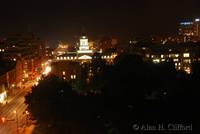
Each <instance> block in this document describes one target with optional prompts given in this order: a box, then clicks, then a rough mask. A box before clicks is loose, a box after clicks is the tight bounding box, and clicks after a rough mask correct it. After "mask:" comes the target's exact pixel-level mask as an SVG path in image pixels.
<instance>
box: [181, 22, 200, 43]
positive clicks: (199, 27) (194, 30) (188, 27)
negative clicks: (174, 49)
mask: <svg viewBox="0 0 200 134" xmlns="http://www.w3.org/2000/svg"><path fill="white" fill-rule="evenodd" d="M179 35H181V36H184V37H185V39H184V40H185V42H186V41H187V40H190V41H192V40H193V39H194V38H195V37H196V38H200V19H195V20H194V21H186V22H181V23H180V24H179Z"/></svg>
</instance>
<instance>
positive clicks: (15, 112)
mask: <svg viewBox="0 0 200 134" xmlns="http://www.w3.org/2000/svg"><path fill="white" fill-rule="evenodd" d="M14 114H15V117H16V123H17V134H19V122H18V115H17V111H16V110H15V111H14Z"/></svg>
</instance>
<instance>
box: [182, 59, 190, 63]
mask: <svg viewBox="0 0 200 134" xmlns="http://www.w3.org/2000/svg"><path fill="white" fill-rule="evenodd" d="M183 62H184V63H191V60H190V59H185V60H183Z"/></svg>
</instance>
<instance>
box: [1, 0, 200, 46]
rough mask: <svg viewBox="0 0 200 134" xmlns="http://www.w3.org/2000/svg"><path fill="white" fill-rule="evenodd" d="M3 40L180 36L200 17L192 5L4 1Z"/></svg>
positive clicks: (127, 2)
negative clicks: (183, 26)
mask: <svg viewBox="0 0 200 134" xmlns="http://www.w3.org/2000/svg"><path fill="white" fill-rule="evenodd" d="M2 5H4V6H3V7H2V8H1V9H0V11H1V13H0V14H1V17H2V21H1V22H0V28H1V36H6V35H7V34H10V33H20V32H25V31H31V32H34V33H36V34H38V35H39V36H40V37H43V38H44V39H46V40H48V41H49V42H50V43H55V42H57V41H58V40H69V41H71V40H73V38H74V37H75V36H79V35H80V33H81V32H82V29H83V28H84V29H85V31H86V32H87V34H88V35H89V36H92V37H99V36H101V35H114V36H118V37H120V38H127V37H130V36H134V35H150V34H177V32H178V30H177V26H178V23H179V22H180V21H182V20H183V21H184V20H186V21H187V20H190V19H193V18H198V17H199V16H200V14H199V12H200V8H199V5H200V4H199V2H198V1H197V0H192V1H187V0H184V1H176V2H175V1H173V0H168V1H162V2H160V1H158V0H155V1H151V2H149V1H147V0H142V1H139V0H135V1H129V0H126V1H123V2H122V1H114V0H110V1H104V0H103V1H90V0H88V1H81V0H76V1H61V0H60V1H53V2H52V1H46V0H43V1H42V2H41V1H37V0H36V1H24V0H22V1H10V2H9V1H6V2H5V1H4V2H3V3H2Z"/></svg>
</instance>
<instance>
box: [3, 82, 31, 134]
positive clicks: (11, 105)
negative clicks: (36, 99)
mask: <svg viewBox="0 0 200 134" xmlns="http://www.w3.org/2000/svg"><path fill="white" fill-rule="evenodd" d="M33 83H34V82H28V83H26V84H25V85H24V88H23V89H18V91H15V93H14V94H13V95H11V96H9V97H8V103H7V104H4V105H0V117H1V119H2V118H3V117H4V118H5V122H4V123H3V122H2V121H1V122H0V134H21V133H22V132H23V130H24V129H25V125H26V114H25V113H24V111H25V109H26V108H27V106H26V105H25V103H24V96H25V95H26V93H27V92H28V91H30V90H31V86H32V85H33ZM17 128H18V132H17Z"/></svg>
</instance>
